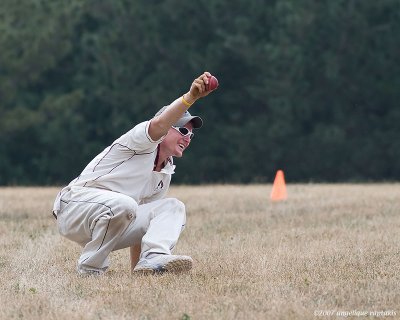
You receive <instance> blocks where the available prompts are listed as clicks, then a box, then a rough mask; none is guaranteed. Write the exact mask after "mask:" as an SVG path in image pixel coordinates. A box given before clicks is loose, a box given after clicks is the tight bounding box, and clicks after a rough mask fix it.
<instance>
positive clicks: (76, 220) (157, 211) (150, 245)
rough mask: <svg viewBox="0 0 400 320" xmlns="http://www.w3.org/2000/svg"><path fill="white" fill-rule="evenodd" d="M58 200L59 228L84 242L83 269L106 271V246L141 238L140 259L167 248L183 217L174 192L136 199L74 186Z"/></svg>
mask: <svg viewBox="0 0 400 320" xmlns="http://www.w3.org/2000/svg"><path fill="white" fill-rule="evenodd" d="M60 201H61V205H60V212H59V213H58V215H57V225H58V230H59V232H60V234H61V235H63V236H65V237H66V238H68V239H70V240H72V241H74V242H77V243H78V244H79V245H81V246H82V247H83V250H82V254H81V256H80V258H79V260H78V270H80V271H83V272H85V271H100V272H104V271H106V270H107V268H108V267H109V259H108V256H109V254H110V252H111V251H114V250H119V249H123V248H127V247H130V246H132V245H134V244H139V243H141V254H140V259H142V258H146V256H147V255H148V254H150V253H159V254H171V252H172V250H173V249H174V247H175V245H176V243H177V241H178V238H179V236H180V233H181V232H182V230H183V229H184V227H185V223H186V213H185V206H184V204H183V203H182V202H181V201H179V200H177V199H173V198H167V199H162V200H156V201H154V202H151V203H148V204H143V205H138V204H137V203H136V201H135V200H133V199H132V198H131V197H129V196H127V195H124V194H121V193H117V192H113V191H108V190H103V189H97V188H87V187H74V186H73V187H71V188H70V189H69V190H67V191H66V192H65V193H64V194H62V196H61V199H60Z"/></svg>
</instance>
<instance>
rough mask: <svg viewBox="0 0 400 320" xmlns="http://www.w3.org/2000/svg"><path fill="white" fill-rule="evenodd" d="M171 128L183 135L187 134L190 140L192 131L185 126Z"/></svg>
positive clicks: (192, 135) (192, 134)
mask: <svg viewBox="0 0 400 320" xmlns="http://www.w3.org/2000/svg"><path fill="white" fill-rule="evenodd" d="M172 128H174V129H175V130H176V131H179V133H180V134H181V135H182V136H184V137H187V136H189V138H190V140H192V139H193V137H194V133H193V132H191V131H190V130H189V129H188V128H185V127H172Z"/></svg>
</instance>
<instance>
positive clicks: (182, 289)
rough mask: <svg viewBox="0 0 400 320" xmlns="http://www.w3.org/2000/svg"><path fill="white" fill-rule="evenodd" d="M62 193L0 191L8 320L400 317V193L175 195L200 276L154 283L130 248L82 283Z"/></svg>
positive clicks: (300, 190) (226, 189)
mask: <svg viewBox="0 0 400 320" xmlns="http://www.w3.org/2000/svg"><path fill="white" fill-rule="evenodd" d="M57 191H58V190H57V189H56V188H0V243H1V246H0V284H1V291H0V304H1V308H0V319H12V318H14V319H15V318H18V319H19V318H23V319H185V320H188V319H313V318H325V319H329V318H330V319H334V318H344V317H346V318H354V319H355V318H357V319H359V318H360V316H363V314H362V312H363V313H366V312H367V313H368V315H369V318H372V317H373V316H375V317H376V318H382V317H385V318H389V319H395V318H400V307H399V306H400V287H399V283H400V272H399V267H400V262H399V258H400V249H399V245H400V233H399V227H400V216H399V213H400V185H399V184H371V185H322V184H318V185H313V184H310V185H289V187H288V193H289V197H288V200H287V201H285V202H279V203H271V202H270V201H269V193H270V191H271V186H270V185H251V186H199V187H183V186H181V187H174V188H172V189H171V192H170V195H171V196H174V197H177V198H179V199H180V200H182V201H183V202H185V203H186V208H187V216H188V223H187V228H186V229H185V231H184V233H183V234H182V236H181V239H180V241H179V243H178V247H177V249H176V252H175V253H178V254H189V255H191V256H192V257H193V259H194V261H195V265H194V269H193V270H192V271H191V272H190V273H188V274H184V275H180V276H176V275H167V274H165V275H161V276H150V277H143V276H132V275H131V274H130V266H129V252H128V250H127V249H125V250H120V251H117V252H114V253H112V255H111V263H112V264H111V268H110V271H109V272H108V273H107V274H106V275H105V276H104V277H100V278H80V277H79V276H78V275H77V273H76V271H75V265H76V259H77V258H78V256H79V252H80V248H79V247H78V246H77V245H75V244H74V243H72V242H69V241H68V240H66V239H63V238H61V236H60V235H59V234H58V232H57V228H56V224H55V220H54V218H53V217H52V215H51V214H50V209H51V206H52V202H53V198H54V197H55V195H56V193H57ZM357 312H358V313H357ZM373 312H377V313H373ZM378 312H380V313H378ZM383 312H386V313H383Z"/></svg>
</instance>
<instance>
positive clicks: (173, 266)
mask: <svg viewBox="0 0 400 320" xmlns="http://www.w3.org/2000/svg"><path fill="white" fill-rule="evenodd" d="M190 269H192V260H189V259H178V260H173V261H170V262H168V263H166V264H165V265H163V266H160V267H158V268H157V269H153V268H151V267H148V268H146V267H142V268H140V269H136V270H133V271H132V273H134V274H141V275H152V274H161V273H164V272H169V273H181V272H186V271H189V270H190Z"/></svg>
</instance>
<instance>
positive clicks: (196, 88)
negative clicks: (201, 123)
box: [187, 71, 212, 101]
mask: <svg viewBox="0 0 400 320" xmlns="http://www.w3.org/2000/svg"><path fill="white" fill-rule="evenodd" d="M210 78H211V73H209V72H207V71H206V72H204V73H203V74H202V75H201V76H199V77H198V78H196V79H194V81H193V83H192V85H191V86H190V90H189V92H188V94H189V97H187V98H188V100H191V101H195V100H197V99H200V98H203V97H205V96H207V95H209V94H210V93H211V92H212V90H207V88H206V87H207V85H208V83H209V81H210Z"/></svg>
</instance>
